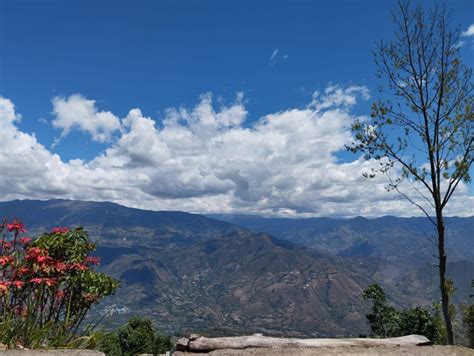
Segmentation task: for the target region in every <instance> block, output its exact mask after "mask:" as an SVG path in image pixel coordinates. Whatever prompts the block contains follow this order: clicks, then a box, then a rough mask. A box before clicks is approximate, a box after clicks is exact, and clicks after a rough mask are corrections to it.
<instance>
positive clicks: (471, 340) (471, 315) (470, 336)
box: [462, 304, 474, 349]
mask: <svg viewBox="0 0 474 356" xmlns="http://www.w3.org/2000/svg"><path fill="white" fill-rule="evenodd" d="M462 321H463V326H464V330H465V334H466V339H467V342H468V346H469V347H471V348H473V349H474V304H470V305H468V306H467V307H466V308H465V310H464V313H463V319H462Z"/></svg>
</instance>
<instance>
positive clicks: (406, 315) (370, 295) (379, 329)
mask: <svg viewBox="0 0 474 356" xmlns="http://www.w3.org/2000/svg"><path fill="white" fill-rule="evenodd" d="M362 297H363V298H364V299H365V300H370V301H371V302H372V312H371V313H370V314H367V315H366V318H367V321H368V322H369V325H370V329H371V332H372V336H376V337H396V336H404V335H410V334H418V335H424V336H426V337H427V338H428V339H430V341H431V342H433V343H438V342H439V341H440V325H441V323H440V318H439V316H437V315H436V314H434V315H433V314H432V313H431V312H430V311H429V310H427V309H425V308H422V307H415V308H411V309H405V310H403V311H401V312H400V311H398V310H396V309H395V308H394V307H393V306H392V305H391V304H390V303H389V302H388V301H387V299H386V296H385V293H384V291H383V290H382V288H381V287H380V286H379V285H378V284H373V285H371V286H369V287H367V288H366V289H365V290H364V292H363V294H362Z"/></svg>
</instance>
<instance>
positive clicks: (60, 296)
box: [56, 290, 64, 299]
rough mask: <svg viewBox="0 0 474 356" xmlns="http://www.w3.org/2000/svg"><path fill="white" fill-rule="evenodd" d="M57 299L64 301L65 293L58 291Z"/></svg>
mask: <svg viewBox="0 0 474 356" xmlns="http://www.w3.org/2000/svg"><path fill="white" fill-rule="evenodd" d="M56 298H58V299H63V298H64V291H62V290H58V291H57V292H56Z"/></svg>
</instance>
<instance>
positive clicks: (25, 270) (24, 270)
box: [18, 266, 30, 275]
mask: <svg viewBox="0 0 474 356" xmlns="http://www.w3.org/2000/svg"><path fill="white" fill-rule="evenodd" d="M28 273H30V269H29V268H28V267H26V266H22V267H20V268H19V269H18V274H20V275H25V274H28Z"/></svg>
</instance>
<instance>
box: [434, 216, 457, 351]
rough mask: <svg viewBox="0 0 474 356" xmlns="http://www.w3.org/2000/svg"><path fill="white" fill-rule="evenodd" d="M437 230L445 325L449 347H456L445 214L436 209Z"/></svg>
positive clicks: (440, 284) (440, 285)
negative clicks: (451, 306)
mask: <svg viewBox="0 0 474 356" xmlns="http://www.w3.org/2000/svg"><path fill="white" fill-rule="evenodd" d="M436 219H437V230H438V255H439V256H438V257H439V287H440V290H441V309H442V310H443V317H444V324H445V325H446V333H447V337H448V345H454V332H453V324H452V322H451V315H450V314H449V286H448V284H447V281H446V264H447V256H446V251H445V247H444V222H443V212H442V210H441V209H436Z"/></svg>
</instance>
